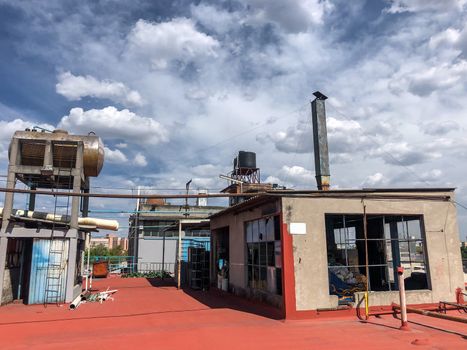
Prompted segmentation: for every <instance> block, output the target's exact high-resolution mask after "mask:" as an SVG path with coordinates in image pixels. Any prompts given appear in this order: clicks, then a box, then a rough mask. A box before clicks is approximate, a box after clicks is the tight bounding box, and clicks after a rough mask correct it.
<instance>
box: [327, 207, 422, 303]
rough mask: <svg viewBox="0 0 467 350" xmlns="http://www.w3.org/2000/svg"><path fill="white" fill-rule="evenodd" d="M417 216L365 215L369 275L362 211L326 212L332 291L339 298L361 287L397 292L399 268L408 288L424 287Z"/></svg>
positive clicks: (420, 237) (419, 226)
mask: <svg viewBox="0 0 467 350" xmlns="http://www.w3.org/2000/svg"><path fill="white" fill-rule="evenodd" d="M422 221H423V220H422V217H421V216H397V215H367V242H366V245H367V247H368V276H367V273H366V265H365V263H366V249H365V237H364V231H363V230H364V228H363V224H364V223H363V215H326V241H327V253H328V267H329V282H330V292H331V294H337V295H339V296H341V297H342V298H346V297H349V296H350V295H351V294H353V292H355V291H358V290H365V288H366V281H367V278H368V283H369V289H370V290H372V291H391V290H398V289H399V286H398V280H397V267H398V266H402V267H404V284H405V288H406V289H407V290H415V289H427V288H428V277H427V269H426V256H425V248H424V247H425V244H424V240H423V225H422Z"/></svg>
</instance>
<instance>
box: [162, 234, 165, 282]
mask: <svg viewBox="0 0 467 350" xmlns="http://www.w3.org/2000/svg"><path fill="white" fill-rule="evenodd" d="M162 233H163V235H162V276H164V270H165V230H162Z"/></svg>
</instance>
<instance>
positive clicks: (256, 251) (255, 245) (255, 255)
mask: <svg viewBox="0 0 467 350" xmlns="http://www.w3.org/2000/svg"><path fill="white" fill-rule="evenodd" d="M251 247H252V256H253V265H258V264H259V243H252V244H251Z"/></svg>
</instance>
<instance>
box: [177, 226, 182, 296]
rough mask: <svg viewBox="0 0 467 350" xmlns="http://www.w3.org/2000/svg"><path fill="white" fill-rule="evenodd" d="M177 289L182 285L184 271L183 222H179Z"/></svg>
mask: <svg viewBox="0 0 467 350" xmlns="http://www.w3.org/2000/svg"><path fill="white" fill-rule="evenodd" d="M177 261H178V264H177V289H180V285H181V280H180V276H181V269H182V220H178V257H177Z"/></svg>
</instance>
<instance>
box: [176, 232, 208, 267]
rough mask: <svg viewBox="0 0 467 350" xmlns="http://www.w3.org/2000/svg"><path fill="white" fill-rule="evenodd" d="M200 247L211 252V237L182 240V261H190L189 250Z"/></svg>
mask: <svg viewBox="0 0 467 350" xmlns="http://www.w3.org/2000/svg"><path fill="white" fill-rule="evenodd" d="M189 247H198V248H205V249H206V250H207V251H210V250H211V237H196V238H182V261H188V248H189Z"/></svg>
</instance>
